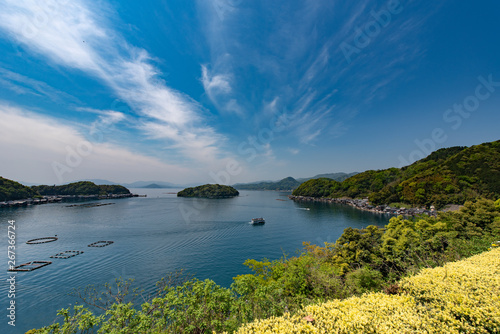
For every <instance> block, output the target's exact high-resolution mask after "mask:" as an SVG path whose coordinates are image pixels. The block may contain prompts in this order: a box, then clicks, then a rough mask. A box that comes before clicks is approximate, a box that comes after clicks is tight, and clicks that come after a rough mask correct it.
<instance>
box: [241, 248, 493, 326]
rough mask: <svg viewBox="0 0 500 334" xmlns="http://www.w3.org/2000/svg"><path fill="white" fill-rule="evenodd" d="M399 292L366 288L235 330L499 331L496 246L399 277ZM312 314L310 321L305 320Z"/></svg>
mask: <svg viewBox="0 0 500 334" xmlns="http://www.w3.org/2000/svg"><path fill="white" fill-rule="evenodd" d="M400 285H401V288H402V290H403V293H402V294H401V295H395V296H394V295H393V296H389V295H386V294H383V293H368V294H365V295H363V296H361V297H353V298H349V299H346V300H342V301H339V300H333V301H330V302H327V303H323V304H319V305H310V306H307V307H306V308H305V309H304V310H303V311H301V312H299V313H297V314H295V315H289V314H286V315H285V316H283V317H274V318H269V319H264V320H259V321H255V322H253V323H250V324H247V325H245V326H243V327H241V328H240V329H239V330H238V331H237V333H240V334H245V333H257V334H259V333H287V334H288V333H498V332H500V248H497V249H493V250H491V251H489V252H485V253H483V254H480V255H476V256H474V257H471V258H469V259H466V260H462V261H458V262H454V263H449V264H447V265H445V266H443V267H438V268H434V269H425V270H423V271H422V272H421V273H419V274H418V275H416V276H413V277H410V278H406V279H403V280H402V281H401V282H400ZM306 316H310V317H311V318H312V319H314V321H312V322H311V321H308V320H311V319H308V320H305V319H304V317H306Z"/></svg>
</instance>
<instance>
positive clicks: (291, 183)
mask: <svg viewBox="0 0 500 334" xmlns="http://www.w3.org/2000/svg"><path fill="white" fill-rule="evenodd" d="M298 186H300V182H299V181H297V180H295V179H294V178H293V177H291V176H289V177H286V178H284V179H282V180H280V181H278V182H259V183H247V184H235V185H234V187H235V188H236V189H241V190H293V189H295V188H297V187H298Z"/></svg>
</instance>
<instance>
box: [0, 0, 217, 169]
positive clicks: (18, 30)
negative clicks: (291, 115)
mask: <svg viewBox="0 0 500 334" xmlns="http://www.w3.org/2000/svg"><path fill="white" fill-rule="evenodd" d="M97 6H101V7H99V8H97ZM113 15H114V13H112V11H111V10H110V9H109V8H106V7H102V4H101V3H99V4H95V3H94V4H93V5H92V7H90V6H89V4H88V3H86V2H84V1H68V2H64V3H61V2H58V1H44V2H38V1H29V0H23V1H12V0H6V1H3V2H2V3H1V4H0V29H1V30H3V31H4V32H5V33H7V34H8V35H9V36H10V38H12V39H13V40H15V41H16V42H17V43H20V44H21V45H24V46H25V47H27V48H28V49H29V50H31V51H32V52H35V53H36V54H38V55H39V56H41V57H44V58H46V59H49V60H50V61H51V62H52V63H53V66H56V67H63V68H70V69H73V70H78V71H82V72H84V73H85V74H87V75H89V76H91V77H94V78H96V79H98V80H100V81H101V82H102V83H103V84H105V85H106V86H108V87H109V88H110V89H112V90H113V91H114V93H115V94H116V96H117V97H119V98H120V99H121V100H123V101H125V102H126V103H127V104H129V105H130V106H131V109H132V110H133V111H134V112H135V113H136V116H137V117H138V123H139V128H141V129H142V130H144V132H145V133H146V134H151V135H152V137H154V138H161V139H163V140H166V141H167V142H168V144H169V145H170V147H173V148H175V149H176V150H178V151H179V152H181V154H182V155H183V156H185V157H188V158H189V159H197V157H203V161H204V162H207V158H208V157H209V156H211V157H212V162H215V159H216V158H217V157H218V156H220V154H221V153H222V152H221V151H220V149H218V148H217V146H218V144H219V143H220V142H222V141H223V140H224V137H223V136H222V135H220V134H218V133H217V132H216V131H215V130H214V129H213V128H211V127H210V126H208V125H206V124H205V123H204V122H203V117H202V116H201V114H202V112H203V108H202V107H201V105H200V104H199V103H197V102H196V101H195V100H193V99H192V98H190V97H189V96H187V95H185V94H183V93H181V92H179V91H176V90H175V89H172V88H170V87H168V86H167V85H166V83H165V82H164V81H163V80H162V79H161V78H160V76H161V73H160V72H159V71H158V69H157V68H155V66H154V65H153V59H152V57H151V56H150V55H149V54H148V52H147V51H146V50H144V49H140V48H137V47H134V46H131V45H129V44H128V43H127V42H126V41H125V40H124V39H123V38H122V37H121V36H120V34H119V33H117V32H116V31H115V30H113V28H112V24H111V23H110V22H109V17H110V16H113ZM37 20H38V21H37ZM117 115H118V114H108V115H107V117H108V119H109V120H112V118H109V117H110V116H111V117H115V119H114V120H116V116H117ZM207 152H208V153H207Z"/></svg>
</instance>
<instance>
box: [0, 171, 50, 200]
mask: <svg viewBox="0 0 500 334" xmlns="http://www.w3.org/2000/svg"><path fill="white" fill-rule="evenodd" d="M39 195H40V194H38V192H37V191H36V190H33V189H32V188H30V187H26V186H23V185H22V184H21V183H19V182H16V181H12V180H9V179H6V178H3V177H1V176H0V201H1V202H3V201H15V200H18V199H26V198H32V197H35V196H39Z"/></svg>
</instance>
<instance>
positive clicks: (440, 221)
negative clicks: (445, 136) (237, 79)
mask: <svg viewBox="0 0 500 334" xmlns="http://www.w3.org/2000/svg"><path fill="white" fill-rule="evenodd" d="M499 238H500V200H497V201H496V202H493V201H491V200H487V199H477V200H476V201H474V202H472V201H469V202H466V203H465V206H464V207H463V208H462V209H461V210H460V211H459V212H446V213H439V214H438V216H437V217H422V218H415V219H411V220H410V219H403V217H393V218H391V220H390V222H389V224H388V225H387V226H385V228H379V227H376V226H368V227H367V228H365V229H354V228H347V229H345V230H344V233H343V234H342V236H341V237H340V238H339V239H338V240H337V241H336V242H334V243H325V244H324V245H322V246H316V245H311V244H309V243H305V244H304V245H305V248H304V250H303V251H302V253H301V254H300V255H298V256H294V257H291V258H287V257H286V256H284V257H283V258H282V259H279V260H274V261H269V260H267V259H264V260H262V261H257V260H247V261H246V262H245V265H247V266H248V267H249V268H250V269H251V270H252V273H251V274H244V275H239V276H237V277H235V278H234V282H233V284H232V285H231V287H230V288H224V287H221V286H218V285H217V284H216V283H215V282H214V281H212V280H209V279H206V280H204V281H200V280H197V279H195V278H190V277H184V276H182V275H177V274H174V275H169V276H167V277H166V278H165V279H163V280H162V281H161V282H159V285H158V286H159V289H158V292H157V294H156V295H154V296H152V297H151V298H150V299H148V300H147V301H145V302H142V304H141V305H137V304H134V303H133V298H131V297H133V295H132V296H130V295H129V296H127V291H132V289H130V288H129V286H130V282H124V281H118V282H117V284H118V286H117V287H116V288H112V287H109V286H108V287H107V288H105V289H100V290H96V289H95V287H93V286H90V288H88V289H80V290H79V292H78V293H77V295H79V296H81V297H82V298H83V301H84V302H85V303H87V305H88V306H87V307H85V306H84V305H77V306H75V307H73V308H72V309H62V310H60V311H59V315H60V316H61V317H62V319H60V322H61V323H54V324H52V325H49V326H47V327H44V328H41V329H38V330H33V331H31V333H54V334H56V333H57V334H60V333H65V334H69V333H90V332H98V333H134V334H135V333H137V334H139V333H144V334H145V333H176V334H177V333H197V334H198V333H213V332H214V331H215V332H216V333H220V332H224V331H225V332H235V331H236V332H239V333H284V334H285V333H286V334H288V333H336V332H338V333H373V332H375V331H376V332H380V333H402V332H417V331H418V330H421V329H423V328H425V329H428V330H429V332H436V333H444V332H448V330H449V332H451V333H459V332H460V333H498V332H499V331H500V320H499V319H500V318H499V317H500V314H499V310H500V299H499V298H498V297H497V296H498V295H499V294H500V286H499V281H498V275H499V274H500V263H499V260H498V259H499V256H500V252H499V251H498V250H495V251H494V252H491V253H486V254H484V255H483V256H479V257H475V258H472V259H470V260H468V261H462V262H457V263H450V264H448V265H446V263H448V262H455V261H457V260H462V259H464V258H467V257H470V256H473V255H476V254H479V253H482V252H484V251H487V250H488V248H490V247H491V246H492V242H493V241H495V240H498V239H499ZM495 245H496V244H495ZM439 266H444V267H442V268H436V269H434V270H432V269H429V268H435V267H439ZM422 270H423V271H422ZM419 272H420V274H418V275H417V276H415V277H413V278H410V279H403V278H404V277H408V276H411V275H412V274H415V273H419ZM184 278H185V279H184ZM96 291H107V292H104V293H97V292H96ZM138 297H139V295H138ZM139 300H141V301H142V295H141V298H140V299H139ZM322 303H323V304H322ZM89 307H97V308H100V309H101V312H99V314H101V315H95V314H94V311H93V310H92V309H91V308H89ZM102 310H104V311H105V313H102ZM305 316H310V317H309V318H308V319H307V320H305V319H304V317H305ZM266 318H269V319H268V320H259V319H266ZM245 323H250V324H248V325H246V326H245V325H244V324H245ZM242 325H243V327H242ZM375 326H377V327H376V328H375ZM448 328H449V329H448ZM266 330H267V332H266Z"/></svg>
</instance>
